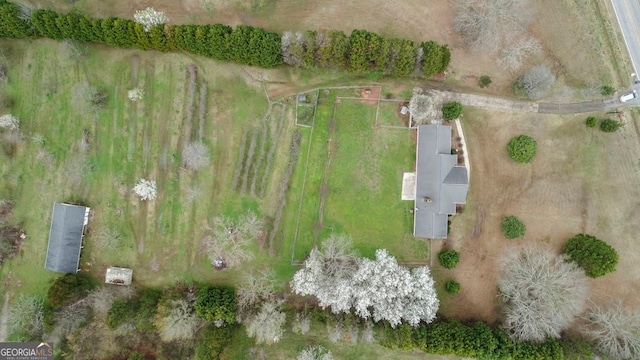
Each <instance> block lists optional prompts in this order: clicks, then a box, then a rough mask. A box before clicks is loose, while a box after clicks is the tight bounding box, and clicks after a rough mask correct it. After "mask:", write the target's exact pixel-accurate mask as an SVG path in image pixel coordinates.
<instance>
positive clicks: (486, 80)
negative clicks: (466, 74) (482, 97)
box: [478, 75, 492, 88]
mask: <svg viewBox="0 0 640 360" xmlns="http://www.w3.org/2000/svg"><path fill="white" fill-rule="evenodd" d="M491 82H492V81H491V78H490V77H489V75H482V76H480V79H479V80H478V86H480V87H481V88H486V87H489V85H491Z"/></svg>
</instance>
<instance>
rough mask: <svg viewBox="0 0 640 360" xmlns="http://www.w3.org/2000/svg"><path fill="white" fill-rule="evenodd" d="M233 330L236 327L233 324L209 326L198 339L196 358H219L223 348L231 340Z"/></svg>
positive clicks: (205, 359) (204, 359) (203, 359)
mask: <svg viewBox="0 0 640 360" xmlns="http://www.w3.org/2000/svg"><path fill="white" fill-rule="evenodd" d="M233 331H234V328H233V327H231V326H225V327H215V326H211V327H209V328H208V329H207V330H206V331H205V333H204V336H202V338H201V339H200V341H198V345H197V346H196V353H195V358H196V359H198V360H200V359H202V360H208V359H218V358H219V357H220V354H221V353H222V350H224V348H225V347H227V345H229V343H230V342H231V339H232V338H233Z"/></svg>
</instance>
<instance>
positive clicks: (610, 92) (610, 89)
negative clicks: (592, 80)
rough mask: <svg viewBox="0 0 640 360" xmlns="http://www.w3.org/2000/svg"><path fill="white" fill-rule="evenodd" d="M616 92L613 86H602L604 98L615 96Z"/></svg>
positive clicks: (601, 92) (601, 91)
mask: <svg viewBox="0 0 640 360" xmlns="http://www.w3.org/2000/svg"><path fill="white" fill-rule="evenodd" d="M615 92H616V89H615V88H614V87H613V86H611V85H602V86H601V87H600V94H601V95H602V96H610V95H613V93H615Z"/></svg>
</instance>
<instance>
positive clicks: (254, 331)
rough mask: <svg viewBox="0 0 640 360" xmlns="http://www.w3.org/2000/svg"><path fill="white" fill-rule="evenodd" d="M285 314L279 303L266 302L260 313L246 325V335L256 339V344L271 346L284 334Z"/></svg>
mask: <svg viewBox="0 0 640 360" xmlns="http://www.w3.org/2000/svg"><path fill="white" fill-rule="evenodd" d="M285 320H286V314H285V313H284V312H283V311H282V302H281V301H267V302H265V303H264V304H262V307H261V308H260V312H258V313H257V314H256V315H255V316H253V317H251V318H250V319H249V321H248V323H247V335H249V337H252V338H255V339H256V344H262V343H264V344H273V343H277V342H278V341H280V339H281V338H282V335H283V334H284V329H283V326H284V323H285Z"/></svg>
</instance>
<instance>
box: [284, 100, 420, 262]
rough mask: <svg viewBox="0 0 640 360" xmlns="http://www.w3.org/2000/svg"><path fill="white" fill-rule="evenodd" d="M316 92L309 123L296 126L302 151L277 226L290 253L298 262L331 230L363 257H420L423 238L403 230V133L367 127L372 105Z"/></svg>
mask: <svg viewBox="0 0 640 360" xmlns="http://www.w3.org/2000/svg"><path fill="white" fill-rule="evenodd" d="M342 92H343V93H344V91H342ZM320 94H321V95H320V99H319V105H318V108H317V111H316V120H315V125H314V127H313V129H306V128H300V129H299V131H300V132H301V133H302V150H303V152H302V153H301V159H300V163H299V166H298V168H297V170H296V173H295V174H294V177H295V180H294V181H293V184H292V189H291V193H290V199H291V201H290V202H289V204H288V209H287V210H288V211H287V228H286V232H285V237H287V238H290V237H293V238H295V239H296V242H295V249H291V251H292V252H293V254H294V255H293V257H294V258H295V259H298V260H300V259H302V258H303V257H304V256H305V254H306V253H308V252H309V251H310V250H311V248H312V247H313V246H314V244H317V243H318V242H319V241H322V239H325V238H326V237H328V236H329V234H331V233H332V232H339V233H343V232H344V233H348V234H349V235H351V237H352V238H353V240H354V244H355V247H356V249H357V250H359V252H360V253H361V254H362V255H364V256H369V257H371V256H373V255H374V252H375V250H376V249H380V248H386V249H388V250H389V251H390V253H391V254H393V255H395V256H396V257H398V259H400V260H404V261H410V260H421V259H425V258H426V257H427V250H428V247H427V245H426V243H424V242H422V241H419V240H416V239H414V238H413V236H412V235H411V232H412V226H413V216H412V215H411V214H410V213H409V210H410V209H411V207H412V204H411V202H407V201H401V200H400V192H401V187H402V173H403V172H409V171H412V169H413V168H414V164H415V143H414V140H413V138H412V136H411V134H410V133H409V132H408V131H405V130H395V129H380V128H378V129H375V128H374V124H373V123H374V119H375V112H376V107H375V105H369V104H363V103H361V102H359V101H357V100H345V99H342V100H339V103H336V97H337V96H338V93H337V91H331V92H329V93H327V92H326V91H321V92H320ZM334 105H335V107H334ZM334 109H335V110H334ZM334 111H335V115H334ZM334 116H335V119H334ZM332 119H334V120H332ZM303 186H304V188H303ZM323 197H324V199H323ZM321 207H322V208H323V211H321V210H320V208H321ZM298 210H299V213H298ZM298 216H299V219H298ZM298 220H299V223H298V226H297V236H296V222H297V221H298Z"/></svg>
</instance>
